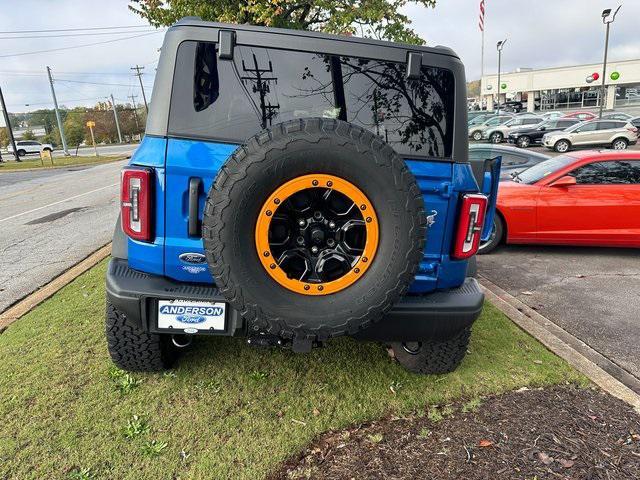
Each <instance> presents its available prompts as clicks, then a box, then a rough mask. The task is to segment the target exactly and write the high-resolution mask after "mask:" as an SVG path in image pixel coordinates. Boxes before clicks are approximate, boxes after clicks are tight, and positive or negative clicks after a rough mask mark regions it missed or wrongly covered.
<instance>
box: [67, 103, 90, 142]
mask: <svg viewBox="0 0 640 480" xmlns="http://www.w3.org/2000/svg"><path fill="white" fill-rule="evenodd" d="M85 133H86V126H85V122H84V115H83V112H82V111H74V112H73V113H71V114H69V115H67V119H66V120H65V121H64V135H65V137H66V140H67V145H70V146H74V147H75V146H77V145H80V144H81V143H82V142H83V141H84V138H85Z"/></svg>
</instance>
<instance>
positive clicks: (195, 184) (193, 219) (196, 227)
mask: <svg viewBox="0 0 640 480" xmlns="http://www.w3.org/2000/svg"><path fill="white" fill-rule="evenodd" d="M201 185H202V180H200V179H199V178H197V177H194V178H190V179H189V236H190V237H200V236H201V233H200V219H199V218H198V216H199V215H198V214H199V211H198V210H199V202H200V186H201Z"/></svg>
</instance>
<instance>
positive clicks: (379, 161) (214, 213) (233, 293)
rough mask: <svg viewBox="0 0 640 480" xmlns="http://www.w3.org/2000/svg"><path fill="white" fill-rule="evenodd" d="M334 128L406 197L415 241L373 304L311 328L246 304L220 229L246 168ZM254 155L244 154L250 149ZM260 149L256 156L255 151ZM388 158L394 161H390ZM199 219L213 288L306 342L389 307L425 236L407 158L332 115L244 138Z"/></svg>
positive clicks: (350, 330)
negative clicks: (339, 321) (232, 274)
mask: <svg viewBox="0 0 640 480" xmlns="http://www.w3.org/2000/svg"><path fill="white" fill-rule="evenodd" d="M318 129H320V130H321V131H323V132H332V133H334V134H337V135H338V136H340V137H342V138H343V139H344V143H345V144H346V143H347V142H352V141H354V140H357V141H358V142H359V144H360V145H362V144H364V145H366V148H367V150H369V151H370V152H371V158H372V161H373V162H375V164H376V165H377V166H378V167H380V168H385V169H387V172H388V174H389V178H390V180H392V181H393V184H394V186H395V188H397V189H398V190H401V191H403V192H407V193H408V195H407V197H408V198H410V201H409V202H408V203H407V204H406V205H405V209H406V212H407V215H408V216H409V217H410V218H411V219H412V226H411V228H410V230H409V231H407V232H406V234H407V235H409V236H410V238H412V239H414V242H413V245H412V248H411V249H410V250H409V251H408V252H407V254H406V258H405V261H404V264H405V265H406V267H405V269H404V270H402V271H401V272H400V273H399V274H398V275H397V279H396V282H395V284H394V286H393V287H392V288H389V289H388V290H387V291H386V293H385V295H384V297H383V298H382V299H381V300H380V301H378V302H377V303H375V304H373V305H370V306H369V308H368V310H367V312H366V313H364V314H362V315H359V316H351V317H346V318H345V319H344V322H343V323H342V324H341V325H338V326H336V325H333V326H331V327H329V326H327V325H322V324H319V325H314V326H313V327H310V326H308V325H305V324H304V323H303V322H300V323H298V324H296V325H293V324H289V323H287V322H286V321H285V320H284V319H283V318H280V317H277V316H271V315H269V314H267V313H266V312H265V311H264V310H263V309H261V307H260V305H258V304H255V303H250V302H248V301H247V300H246V299H245V298H244V296H243V293H242V289H241V288H240V286H238V285H234V284H233V282H231V281H230V268H231V267H230V266H229V265H225V264H224V263H223V262H222V261H221V259H222V258H223V256H224V255H223V249H224V244H223V242H222V239H221V232H222V231H223V230H224V229H225V228H227V226H226V225H225V224H224V220H223V219H224V217H225V215H224V214H223V212H224V210H225V209H227V208H233V205H231V201H230V198H231V197H232V194H231V192H232V191H233V190H234V189H235V188H243V185H244V183H243V182H242V180H243V179H245V178H246V177H247V171H248V169H249V168H251V167H253V166H254V165H259V164H261V163H263V162H265V161H266V160H267V159H268V157H269V152H271V151H272V150H284V149H286V148H287V146H288V145H290V144H292V143H294V142H307V143H310V142H311V139H310V138H305V136H306V135H305V134H307V133H308V134H312V133H317V131H318ZM249 149H250V150H251V151H252V153H253V155H251V156H250V157H247V152H248V150H249ZM256 153H258V154H256ZM389 159H392V160H391V161H389ZM204 217H205V221H204V222H203V240H204V243H205V253H206V257H207V262H208V264H209V267H210V270H211V272H212V275H213V277H214V279H215V282H216V285H217V287H218V288H219V289H220V292H221V293H222V294H223V295H224V296H225V298H226V299H227V300H228V301H229V303H231V305H232V306H233V307H234V308H235V309H236V310H237V311H238V312H239V313H240V314H241V315H242V316H243V317H244V319H245V320H247V321H248V323H249V324H254V325H258V326H259V327H260V330H261V331H266V332H268V333H271V334H273V335H277V336H280V337H283V338H293V337H294V336H298V337H302V338H305V339H307V340H320V341H322V340H326V339H328V338H331V337H335V336H340V335H344V334H354V333H356V332H358V331H359V330H361V329H363V328H366V327H368V326H370V325H371V323H374V322H376V321H378V320H380V319H381V318H382V317H383V315H384V314H385V313H386V312H387V311H388V310H389V309H391V307H392V306H393V304H395V303H396V302H397V301H398V300H399V299H400V298H401V297H402V296H403V295H404V294H405V293H406V292H407V290H408V288H409V286H410V284H411V282H412V281H413V279H414V277H415V273H416V271H417V268H418V266H419V263H420V260H421V259H422V256H423V247H424V240H425V235H426V215H425V212H424V200H423V197H422V193H421V192H420V190H419V188H418V186H417V184H416V182H415V179H414V177H413V175H412V174H411V172H410V171H409V169H408V167H407V166H406V164H405V162H404V161H403V160H402V159H401V158H400V157H398V156H397V155H396V154H395V152H393V149H392V148H391V147H390V146H389V145H388V144H387V143H385V142H384V141H383V140H382V139H381V138H380V137H378V136H376V135H374V134H373V133H371V132H369V131H368V130H365V129H363V128H360V127H358V126H356V125H352V124H350V123H347V122H341V121H337V120H334V119H325V118H307V119H297V120H291V121H288V122H283V123H281V124H278V125H275V126H273V127H272V128H270V129H268V130H264V131H262V132H260V133H259V134H257V135H255V136H254V137H252V138H250V139H249V140H248V141H247V142H246V146H241V147H239V148H238V149H237V150H236V151H235V152H234V153H233V155H232V156H231V157H230V159H229V160H228V161H227V162H226V163H225V164H224V165H223V166H222V168H221V169H220V171H219V173H218V175H217V177H216V180H215V182H214V184H213V185H212V188H211V191H210V192H209V195H208V196H207V202H206V206H205V212H204Z"/></svg>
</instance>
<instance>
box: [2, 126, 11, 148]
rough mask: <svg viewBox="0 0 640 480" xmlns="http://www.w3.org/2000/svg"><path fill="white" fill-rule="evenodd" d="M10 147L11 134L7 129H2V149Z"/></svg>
mask: <svg viewBox="0 0 640 480" xmlns="http://www.w3.org/2000/svg"><path fill="white" fill-rule="evenodd" d="M7 145H9V132H8V131H7V128H6V127H2V128H0V147H2V148H5V147H6V146H7Z"/></svg>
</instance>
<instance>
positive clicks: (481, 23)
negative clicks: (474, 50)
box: [478, 0, 489, 110]
mask: <svg viewBox="0 0 640 480" xmlns="http://www.w3.org/2000/svg"><path fill="white" fill-rule="evenodd" d="M484 17H485V0H480V18H479V20H480V21H479V23H478V26H479V27H480V31H481V32H482V33H481V35H482V39H481V41H480V99H481V101H480V104H481V105H482V79H483V78H484V28H485V25H484ZM488 109H489V107H488V106H487V110H488Z"/></svg>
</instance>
